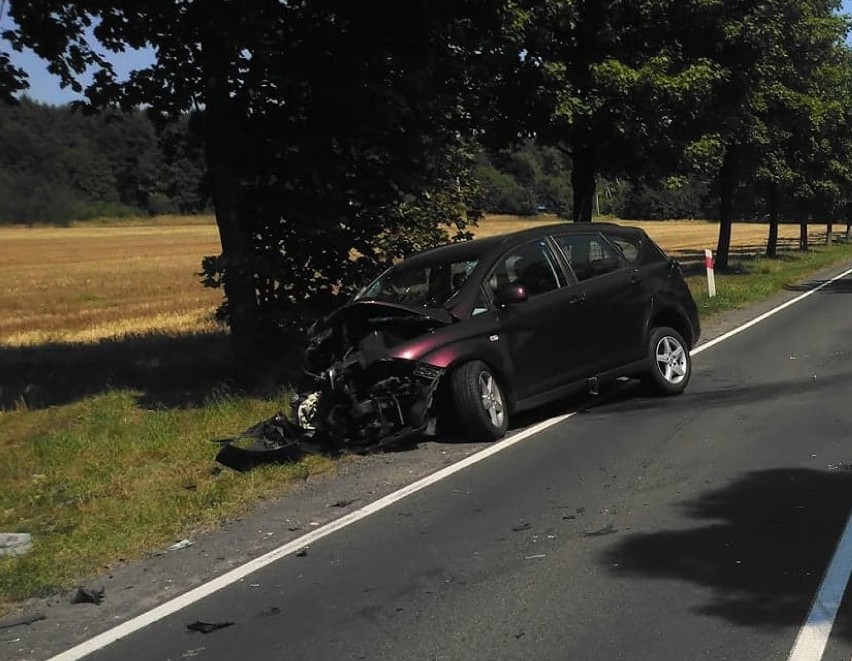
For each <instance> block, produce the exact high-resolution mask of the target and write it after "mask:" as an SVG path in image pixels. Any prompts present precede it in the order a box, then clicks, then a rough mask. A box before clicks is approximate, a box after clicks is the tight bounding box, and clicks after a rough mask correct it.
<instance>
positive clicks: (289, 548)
mask: <svg viewBox="0 0 852 661" xmlns="http://www.w3.org/2000/svg"><path fill="white" fill-rule="evenodd" d="M850 273H852V269H849V270H847V271H844V272H843V273H841V274H840V275H837V276H835V277H834V278H832V279H831V280H828V281H826V282H824V283H822V284H821V285H819V286H817V287H815V288H814V289H812V290H809V291H807V292H805V293H803V294H802V295H800V296H797V297H796V298H793V299H791V300H789V301H787V302H786V303H783V304H781V305H779V306H778V307H776V308H773V309H772V310H769V311H768V312H765V313H764V314H762V315H760V316H759V317H755V318H754V319H752V320H751V321H749V322H747V323H745V324H743V325H742V326H738V327H737V328H735V329H733V330H731V331H728V332H727V333H725V334H724V335H720V336H719V337H717V338H715V339H713V340H711V341H710V342H706V343H705V344H702V345H700V346H698V347H696V348H695V349H693V350H692V351H691V352H690V353H691V354H692V355H696V354H699V353H701V352H702V351H704V350H705V349H709V348H710V347H713V346H716V345H717V344H719V343H721V342H724V341H725V340H727V339H728V338H730V337H733V336H734V335H737V334H738V333H741V332H742V331H744V330H746V329H748V328H751V327H752V326H755V325H757V324H759V323H760V322H761V321H763V320H765V319H768V318H769V317H771V316H772V315H774V314H776V313H777V312H780V311H781V310H783V309H785V308H788V307H790V306H791V305H793V304H794V303H798V302H799V301H801V300H803V299H805V298H807V297H808V296H810V295H811V294H814V293H815V292H817V291H819V290H820V289H822V288H823V287H826V286H828V285H830V284H831V283H833V282H835V281H836V280H840V279H841V278H843V277H845V276H847V275H849V274H850ZM575 413H576V412H571V413H566V414H564V415H560V416H557V417H555V418H550V419H549V420H544V421H542V422H540V423H538V424H537V425H533V426H532V427H529V428H527V429H524V430H523V431H521V432H518V433H517V434H514V435H513V436H509V437H508V438H505V439H503V440H502V441H498V442H497V443H494V444H493V445H490V446H489V447H487V448H485V449H484V450H481V451H479V452H477V453H475V454H472V455H470V456H469V457H465V458H464V459H462V460H461V461H458V462H456V463H455V464H452V465H450V466H446V467H445V468H442V469H441V470H439V471H437V472H435V473H432V474H431V475H427V476H426V477H424V478H422V479H420V480H417V481H416V482H414V483H412V484H409V485H408V486H405V487H403V488H401V489H399V490H398V491H394V492H393V493H390V494H388V495H387V496H384V497H383V498H380V499H379V500H377V501H375V502H373V503H369V504H368V505H365V506H364V507H361V508H359V509H357V510H354V511H352V512H350V513H349V514H346V515H345V516H342V517H341V518H339V519H336V520H334V521H331V522H330V523H327V524H326V525H324V526H321V527H320V528H317V529H316V530H314V531H312V532H310V533H308V534H307V535H303V536H302V537H299V538H297V539H294V540H293V541H291V542H288V543H287V544H284V545H283V546H279V547H278V548H276V549H273V550H272V551H269V552H268V553H266V554H264V555H262V556H260V557H258V558H255V559H254V560H250V561H248V562H247V563H245V564H243V565H240V566H239V567H235V568H234V569H232V570H231V571H229V572H226V573H225V574H222V575H221V576H219V577H217V578H214V579H213V580H211V581H208V582H207V583H204V584H202V585H199V586H198V587H196V588H193V589H192V590H190V591H189V592H186V593H184V594H182V595H180V596H178V597H175V598H174V599H171V600H169V601H167V602H165V603H164V604H160V605H159V606H157V607H155V608H153V609H151V610H149V611H146V612H145V613H142V614H140V615H137V616H136V617H134V618H132V619H130V620H128V621H127V622H124V623H122V624H119V625H118V626H116V627H113V628H112V629H109V630H107V631H104V632H103V633H101V634H99V635H97V636H95V637H94V638H90V639H89V640H86V641H84V642H82V643H80V644H79V645H76V646H75V647H72V648H71V649H69V650H67V651H65V652H62V653H61V654H58V655H56V656H54V657H52V658H50V659H48V661H76V660H77V659H81V658H83V657H84V656H86V655H87V654H92V653H93V652H96V651H98V650H100V649H103V648H104V647H106V646H107V645H110V644H112V643H114V642H116V641H117V640H120V639H122V638H124V637H126V636H129V635H130V634H132V633H134V632H136V631H139V630H140V629H143V628H145V627H146V626H148V625H149V624H153V623H154V622H157V621H158V620H161V619H163V618H164V617H168V616H169V615H171V614H173V613H176V612H178V611H179V610H182V609H183V608H186V607H187V606H191V605H192V604H194V603H195V602H197V601H200V600H202V599H204V598H205V597H208V596H210V595H211V594H213V593H214V592H218V591H219V590H221V589H223V588H226V587H228V586H229V585H232V584H233V583H236V582H237V581H239V580H241V579H243V578H245V577H246V576H248V575H249V574H251V573H253V572H256V571H258V570H260V569H263V568H264V567H266V566H268V565H270V564H272V563H273V562H275V561H276V560H280V559H281V558H283V557H286V556H288V555H291V554H293V553H295V552H296V551H298V550H299V549H301V548H303V547H305V546H309V545H310V544H312V543H314V542H317V541H319V540H320V539H322V538H323V537H327V536H328V535H330V534H332V533H334V532H336V531H338V530H340V529H342V528H345V527H347V526H349V525H351V524H353V523H355V522H357V521H360V520H361V519H364V518H366V517H368V516H370V515H371V514H375V513H376V512H379V511H381V510H383V509H385V508H386V507H389V506H390V505H393V504H394V503H396V502H398V501H400V500H402V499H403V498H407V497H408V496H410V495H412V494H414V493H417V492H418V491H420V490H422V489H425V488H426V487H428V486H430V485H432V484H435V483H436V482H440V481H441V480H443V479H445V478H447V477H449V476H450V475H453V474H455V473H458V472H459V471H462V470H464V469H465V468H468V467H469V466H473V465H474V464H477V463H479V462H480V461H483V460H484V459H487V458H488V457H490V456H492V455H495V454H497V453H499V452H502V451H503V450H505V449H507V448H510V447H511V446H513V445H515V444H516V443H520V442H521V441H523V440H524V439H526V438H529V437H530V436H534V435H535V434H538V433H539V432H541V431H544V430H545V429H548V428H550V427H553V426H554V425H557V424H559V423H560V422H564V421H565V420H567V419H568V418H570V417H572V416H574V415H575ZM796 661H802V660H799V659H797V660H796Z"/></svg>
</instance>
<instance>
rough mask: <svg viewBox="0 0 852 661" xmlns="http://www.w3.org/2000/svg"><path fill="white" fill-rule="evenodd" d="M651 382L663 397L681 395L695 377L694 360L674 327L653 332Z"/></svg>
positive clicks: (651, 336)
mask: <svg viewBox="0 0 852 661" xmlns="http://www.w3.org/2000/svg"><path fill="white" fill-rule="evenodd" d="M648 362H649V365H648V375H647V379H646V380H647V382H648V383H649V385H650V386H651V387H652V388H653V389H654V390H655V391H656V392H657V393H658V394H660V395H679V394H680V393H682V392H683V391H684V390H686V386H687V384H688V383H689V377H690V376H692V358H691V357H690V355H689V348H688V346H687V344H686V342H685V341H684V339H683V337H682V336H681V334H680V333H678V332H677V331H676V330H674V329H673V328H667V327H660V328H654V329H652V330H651V334H650V336H649V337H648Z"/></svg>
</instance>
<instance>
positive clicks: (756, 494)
mask: <svg viewBox="0 0 852 661" xmlns="http://www.w3.org/2000/svg"><path fill="white" fill-rule="evenodd" d="M831 468H832V470H825V471H821V470H809V469H778V470H767V471H756V472H753V473H748V474H746V475H745V476H744V477H743V478H741V479H739V480H738V481H736V482H734V483H733V484H731V485H730V486H728V487H726V488H724V489H720V490H717V491H710V492H708V493H706V494H703V495H701V496H699V497H697V498H695V499H694V500H692V501H689V502H687V503H685V504H683V505H682V506H681V510H682V512H683V514H684V515H685V516H686V517H688V518H689V519H692V520H694V521H696V526H695V527H692V528H689V529H686V530H668V531H662V532H654V533H648V534H634V535H631V536H630V537H628V538H626V539H624V540H623V541H621V542H620V543H618V544H617V545H615V546H613V547H611V548H610V549H609V550H608V551H607V552H606V553H605V555H604V557H603V558H601V564H602V565H604V566H606V567H607V568H608V569H609V571H610V572H612V573H615V574H617V575H620V576H625V575H628V576H631V577H637V576H638V577H644V578H648V579H660V580H678V581H682V582H684V583H692V584H697V585H699V586H702V587H705V588H709V590H710V593H711V595H712V596H711V597H709V599H708V600H707V602H706V603H704V604H702V605H701V606H699V607H698V608H697V609H696V610H697V612H699V613H701V614H704V615H710V616H713V617H719V618H722V619H724V620H727V621H728V622H731V623H732V624H735V625H740V626H749V627H757V628H762V629H781V628H784V627H790V626H795V627H799V626H801V625H802V624H803V623H804V620H805V617H806V616H807V612H808V609H809V607H810V604H811V601H812V599H813V598H814V595H815V593H816V591H817V589H818V586H819V582H820V580H821V578H822V575H823V572H824V571H825V569H826V567H827V566H828V564H829V562H830V561H831V557H832V555H833V552H834V549H835V547H836V545H837V542H838V540H839V538H840V535H841V534H842V531H843V528H844V525H845V523H846V518H847V516H848V514H849V511H850V507H852V466H849V465H840V466H833V467H831ZM833 633H834V634H837V635H841V636H843V637H844V638H845V639H852V620H848V619H847V620H840V619H839V620H838V621H837V622H836V624H835V629H834V632H833Z"/></svg>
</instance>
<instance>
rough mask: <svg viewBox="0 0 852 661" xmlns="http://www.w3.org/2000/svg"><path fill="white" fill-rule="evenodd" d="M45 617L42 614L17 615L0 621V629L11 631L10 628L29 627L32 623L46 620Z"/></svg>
mask: <svg viewBox="0 0 852 661" xmlns="http://www.w3.org/2000/svg"><path fill="white" fill-rule="evenodd" d="M46 619H47V615H45V614H44V613H33V614H32V615H19V616H18V617H9V618H6V619H4V620H0V629H11V628H12V627H20V626H25V625H30V624H32V623H33V622H40V621H41V620H46Z"/></svg>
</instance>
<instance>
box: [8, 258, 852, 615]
mask: <svg viewBox="0 0 852 661" xmlns="http://www.w3.org/2000/svg"><path fill="white" fill-rule="evenodd" d="M850 259H852V246H849V245H835V246H830V247H822V246H819V247H817V248H815V249H814V250H812V251H811V252H808V253H804V254H800V253H786V254H784V256H783V257H782V258H780V259H776V260H767V259H763V258H757V257H755V258H742V259H740V260H739V261H735V262H734V263H733V265H732V267H733V268H732V271H731V272H730V273H728V274H720V275H719V276H718V277H717V288H718V291H719V295H718V296H717V297H716V298H715V299H709V298H708V297H707V294H706V283H705V280H704V276H703V274H696V275H692V276H690V277H689V284H690V287H691V289H692V291H693V293H694V295H695V298H696V302H697V303H698V305H699V309H700V310H701V315H702V318H703V319H705V320H707V319H708V318H710V317H711V316H713V315H715V314H718V313H720V312H723V311H726V310H730V309H734V308H737V307H742V306H744V305H747V304H749V303H751V302H754V301H757V300H761V299H763V298H766V297H767V296H769V295H771V294H773V293H775V292H777V291H779V290H781V289H783V288H784V287H785V286H788V285H791V284H793V283H795V282H798V281H801V280H803V279H806V278H807V277H809V276H810V275H811V274H813V273H815V272H817V271H819V270H821V269H823V268H826V267H828V266H830V265H832V264H836V263H839V262H842V261H846V260H850ZM94 346H95V347H96V348H97V346H98V345H94ZM159 347H160V345H159V344H153V345H151V344H146V345H145V346H144V348H143V349H144V350H143V351H142V352H141V353H140V355H139V356H134V355H133V352H132V351H130V350H129V348H128V347H126V346H121V347H118V348H117V349H116V350H115V351H110V352H108V353H107V354H105V355H104V356H103V357H99V354H97V353H93V354H87V355H86V362H88V363H91V362H93V361H97V360H102V361H103V362H104V363H105V364H108V365H109V367H110V369H109V370H108V371H104V372H103V373H100V372H98V371H97V370H95V371H94V372H93V373H91V374H84V375H82V376H80V377H78V381H79V383H78V382H76V381H75V380H74V379H69V378H68V375H67V374H64V373H61V372H63V371H64V372H73V371H75V370H78V369H80V367H79V363H77V362H75V361H74V360H69V361H66V362H62V361H60V362H54V363H50V364H49V365H48V366H47V367H46V368H44V370H43V374H42V375H41V377H42V378H43V380H44V382H45V384H48V382H49V381H55V380H57V379H66V382H65V383H64V385H63V388H61V389H60V390H61V391H62V392H65V393H66V395H67V396H65V397H64V398H58V399H57V397H56V393H52V392H49V391H48V390H47V385H45V389H46V390H45V394H44V398H45V399H43V400H41V401H40V400H39V398H38V397H37V396H34V397H33V400H32V401H31V402H28V401H27V400H21V401H19V402H18V403H17V405H16V406H11V407H8V408H7V409H6V410H3V409H2V408H0V531H17V532H30V533H32V534H33V537H34V541H35V548H34V550H33V551H32V552H31V553H29V554H27V555H25V556H22V557H18V558H0V614H2V612H3V611H4V609H5V610H9V609H10V608H11V607H12V604H13V603H14V602H16V601H19V600H21V599H24V598H27V597H31V596H37V595H45V594H49V593H51V592H54V591H56V590H59V589H62V588H67V587H70V586H72V585H74V583H75V581H77V580H79V579H80V578H81V577H86V576H90V575H92V574H95V573H97V572H99V571H102V570H104V569H106V568H108V567H109V566H110V565H112V564H114V563H116V562H118V561H120V560H123V559H128V560H129V559H133V558H137V557H140V556H141V555H142V554H144V553H145V552H148V551H151V550H156V549H160V548H162V547H163V546H165V545H168V544H170V543H172V542H174V541H176V540H177V539H180V538H182V537H185V536H191V535H193V534H195V533H197V532H199V531H202V530H209V529H213V528H215V527H216V526H217V525H218V524H219V523H221V522H222V521H224V520H227V519H229V518H233V517H234V516H237V515H240V514H243V513H245V512H247V511H249V510H250V509H251V508H252V507H253V506H254V505H256V504H257V503H258V502H259V501H261V500H263V499H266V498H270V497H273V496H275V495H277V494H279V493H281V491H282V490H283V489H285V488H286V487H287V485H289V484H292V483H293V482H294V481H298V480H303V479H305V478H306V477H307V476H309V475H311V474H316V473H319V472H322V471H325V470H328V469H330V468H332V467H333V462H332V461H331V460H328V459H323V458H312V459H309V460H307V461H303V462H300V463H298V464H295V465H293V466H290V467H286V468H282V467H268V468H261V469H258V470H255V471H252V472H251V473H248V474H245V475H241V474H237V473H234V472H232V471H228V470H223V471H220V470H218V468H217V467H216V465H215V463H214V461H213V458H214V456H215V453H216V446H214V445H212V444H211V443H209V440H210V439H213V438H218V437H222V436H228V435H232V434H234V433H236V432H239V431H240V430H242V429H243V428H245V427H247V426H249V425H250V424H253V423H255V422H257V421H258V420H260V419H263V418H266V417H268V416H270V415H271V414H272V413H273V412H275V411H276V410H279V409H280V408H282V406H284V405H285V402H284V401H283V397H280V398H277V399H276V398H271V399H270V398H256V397H245V396H238V395H234V394H230V393H228V391H227V388H226V387H224V386H221V385H219V384H217V382H216V379H217V378H218V377H217V375H216V374H215V373H213V374H209V375H207V377H208V380H209V383H208V384H207V386H208V387H206V388H205V390H204V392H203V395H202V396H198V397H195V398H192V397H190V398H182V399H180V398H179V399H177V400H175V399H171V398H166V397H162V398H158V397H156V396H155V395H157V394H158V393H157V387H158V384H157V383H156V380H155V378H154V377H153V376H152V380H151V381H145V380H144V379H143V380H142V381H134V380H133V379H124V380H123V379H122V378H121V376H122V374H121V372H120V371H118V372H117V371H116V365H115V363H116V361H119V360H121V356H127V357H128V358H127V360H128V361H129V362H128V363H127V371H128V374H133V375H134V378H136V377H135V375H137V374H138V372H139V370H140V369H144V368H146V366H153V367H152V369H153V370H155V371H156V370H160V369H162V367H157V366H158V365H159V366H162V365H168V364H171V363H173V362H174V360H175V348H174V347H172V348H171V349H170V350H167V349H165V348H163V349H162V352H163V353H162V355H159V354H158V352H159V351H161V349H160V348H159ZM53 349H54V350H56V347H54V348H53ZM0 350H2V347H0ZM27 350H28V351H30V350H35V349H27ZM205 350H209V347H208V346H207V345H205ZM90 351H91V349H90ZM167 351H170V352H171V353H167ZM183 351H184V350H181V352H183ZM2 355H3V354H2V352H0V356H2ZM6 357H7V359H8V357H9V355H7V356H6ZM207 358H209V357H208V356H206V355H199V356H195V355H191V356H186V357H185V358H184V360H188V359H192V361H196V362H197V361H204V360H206V359H207ZM137 359H138V360H137ZM143 359H144V360H143ZM21 360H22V361H23V362H24V363H26V364H27V365H28V367H27V369H28V370H30V371H29V372H28V374H27V376H28V377H32V376H33V374H34V373H36V372H37V371H38V358H37V357H36V356H35V355H34V354H25V355H23V358H22V359H21ZM27 361H29V362H27ZM140 361H141V362H140ZM190 362H191V361H190ZM5 364H7V365H8V364H9V363H5ZM22 364H23V363H22ZM179 369H180V370H182V369H183V367H182V366H180V367H179ZM157 373H160V372H157ZM92 374H97V375H98V378H100V379H102V381H103V384H104V387H103V388H101V389H99V390H97V391H94V392H86V393H79V392H78V391H77V390H75V388H77V387H78V386H80V385H81V384H83V383H90V382H91V381H92V380H93V378H94V377H93V376H92ZM160 374H161V373H160ZM160 378H162V379H164V380H166V381H169V383H170V384H172V383H173V382H174V375H169V374H168V373H166V374H165V375H163V374H161V376H160ZM0 394H2V393H0Z"/></svg>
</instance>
